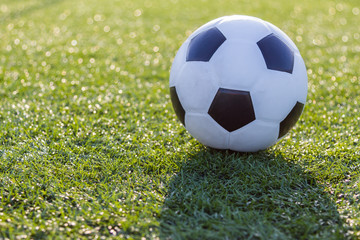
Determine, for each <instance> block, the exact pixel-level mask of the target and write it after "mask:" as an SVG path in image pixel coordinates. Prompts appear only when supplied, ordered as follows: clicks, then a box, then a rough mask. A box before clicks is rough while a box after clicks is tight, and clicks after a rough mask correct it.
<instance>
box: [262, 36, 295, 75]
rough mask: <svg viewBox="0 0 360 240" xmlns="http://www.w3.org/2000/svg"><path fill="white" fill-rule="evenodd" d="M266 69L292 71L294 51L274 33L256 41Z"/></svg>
mask: <svg viewBox="0 0 360 240" xmlns="http://www.w3.org/2000/svg"><path fill="white" fill-rule="evenodd" d="M257 45H258V46H259V48H260V50H261V53H262V54H263V56H264V59H265V62H266V66H267V68H268V69H271V70H276V71H281V72H288V73H292V72H293V68H294V52H293V51H292V50H291V49H290V48H289V47H288V45H286V43H284V42H283V41H282V40H281V39H280V38H279V37H278V36H276V35H275V34H273V33H272V34H270V35H268V36H266V37H264V38H263V39H261V40H260V41H259V42H257Z"/></svg>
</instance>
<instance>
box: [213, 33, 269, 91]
mask: <svg viewBox="0 0 360 240" xmlns="http://www.w3.org/2000/svg"><path fill="white" fill-rule="evenodd" d="M210 63H211V65H213V68H214V71H215V73H216V74H217V76H218V79H219V82H220V86H221V87H222V88H229V89H237V90H249V88H251V87H252V86H253V85H254V84H255V83H256V81H257V79H259V77H260V76H261V75H262V74H263V73H264V72H265V70H267V68H266V64H265V61H264V58H263V56H262V54H261V51H260V49H259V47H258V46H257V45H256V43H251V42H248V41H241V40H237V41H236V40H227V41H225V43H223V44H222V45H221V46H220V48H219V49H218V51H216V52H215V54H214V56H213V57H212V59H211V60H210Z"/></svg>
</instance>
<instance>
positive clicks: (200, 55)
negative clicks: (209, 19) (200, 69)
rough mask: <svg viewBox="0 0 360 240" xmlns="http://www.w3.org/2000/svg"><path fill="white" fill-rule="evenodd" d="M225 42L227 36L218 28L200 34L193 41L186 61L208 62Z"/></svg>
mask: <svg viewBox="0 0 360 240" xmlns="http://www.w3.org/2000/svg"><path fill="white" fill-rule="evenodd" d="M225 40H226V38H225V36H224V35H223V34H222V33H221V32H220V30H219V29H217V28H216V27H213V28H210V29H208V30H205V31H203V32H201V33H199V34H198V35H196V36H195V37H194V38H193V39H191V42H190V44H189V47H188V51H187V55H186V61H201V62H208V61H209V60H210V58H211V57H212V55H214V53H215V52H216V50H217V49H218V48H219V47H220V46H221V44H223V42H225Z"/></svg>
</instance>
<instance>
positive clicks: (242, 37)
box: [170, 15, 307, 152]
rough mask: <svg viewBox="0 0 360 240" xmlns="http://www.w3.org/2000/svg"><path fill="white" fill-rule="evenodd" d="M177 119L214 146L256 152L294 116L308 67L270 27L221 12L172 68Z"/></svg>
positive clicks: (288, 41) (290, 124) (186, 44)
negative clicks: (224, 15)
mask: <svg viewBox="0 0 360 240" xmlns="http://www.w3.org/2000/svg"><path fill="white" fill-rule="evenodd" d="M170 95H171V100H172V104H173V107H174V110H175V112H176V115H177V117H178V118H179V120H180V121H181V122H182V124H183V125H184V126H185V128H186V129H187V130H188V131H189V133H190V134H191V135H192V136H193V137H195V138H196V139H197V140H198V141H200V142H201V143H203V144H204V145H207V146H209V147H212V148H217V149H230V150H233V151H240V152H255V151H259V150H262V149H265V148H267V147H269V146H271V145H273V144H275V143H276V142H277V141H278V140H279V139H281V138H282V137H283V136H284V135H285V134H286V133H287V132H288V131H289V130H290V129H291V128H292V127H293V126H294V125H295V123H296V122H297V120H298V118H299V117H300V115H301V113H302V110H303V108H304V105H305V102H306V95H307V73H306V67H305V64H304V61H303V59H302V57H301V55H300V53H299V50H298V49H297V47H296V46H295V44H294V43H293V42H292V41H291V39H290V38H289V37H288V36H287V35H286V34H285V33H284V32H282V31H281V30H280V29H278V28H277V27H275V26H274V25H272V24H270V23H268V22H266V21H263V20H261V19H259V18H255V17H249V16H240V15H235V16H226V17H222V18H218V19H215V20H213V21H211V22H209V23H207V24H205V25H203V26H202V27H200V28H199V29H197V30H196V31H195V32H194V33H193V34H192V35H191V36H190V37H189V38H188V39H187V40H186V41H185V42H184V44H183V45H182V46H181V48H180V49H179V51H178V53H177V54H176V57H175V59H174V62H173V65H172V68H171V72H170Z"/></svg>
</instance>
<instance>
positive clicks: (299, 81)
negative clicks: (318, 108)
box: [293, 53, 308, 104]
mask: <svg viewBox="0 0 360 240" xmlns="http://www.w3.org/2000/svg"><path fill="white" fill-rule="evenodd" d="M294 60H295V61H294V71H293V77H294V79H295V85H296V89H297V92H296V93H297V96H298V101H299V102H301V103H303V104H305V103H306V96H307V91H308V81H307V79H308V78H307V71H306V66H305V63H304V60H303V59H302V57H301V55H300V53H295V59H294Z"/></svg>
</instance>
